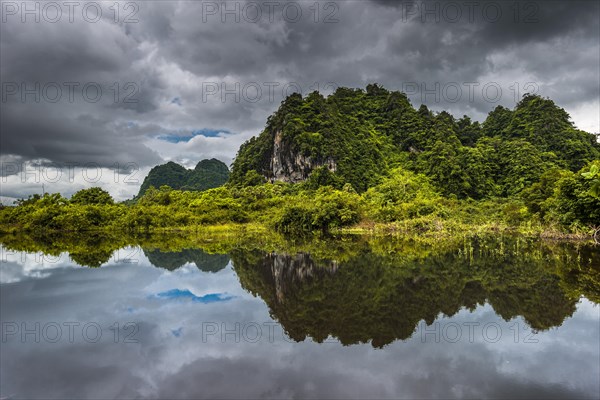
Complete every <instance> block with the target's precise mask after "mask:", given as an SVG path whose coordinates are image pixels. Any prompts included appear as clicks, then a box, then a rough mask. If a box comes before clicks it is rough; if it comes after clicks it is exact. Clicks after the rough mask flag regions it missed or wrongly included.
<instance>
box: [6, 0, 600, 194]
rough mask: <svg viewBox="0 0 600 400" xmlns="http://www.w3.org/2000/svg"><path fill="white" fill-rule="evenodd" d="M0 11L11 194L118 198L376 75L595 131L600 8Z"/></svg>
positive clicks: (345, 4) (393, 83) (197, 4)
mask: <svg viewBox="0 0 600 400" xmlns="http://www.w3.org/2000/svg"><path fill="white" fill-rule="evenodd" d="M1 14H2V20H1V28H0V33H1V34H0V37H1V38H0V53H1V54H0V67H1V68H0V71H1V72H0V74H1V75H0V78H1V81H2V103H1V107H2V110H1V155H0V157H1V161H2V176H3V177H2V192H1V193H0V195H1V196H2V199H3V201H5V202H6V201H9V200H10V199H13V198H18V197H26V196H27V195H28V194H31V193H36V192H38V193H39V192H41V190H42V183H43V184H44V190H46V191H61V192H62V193H64V194H65V195H70V194H72V193H73V192H75V191H77V190H79V189H81V188H84V187H90V186H95V185H100V186H104V187H105V188H106V189H108V190H109V191H110V192H111V194H112V195H113V196H115V197H116V198H118V199H119V200H122V199H125V198H128V197H131V196H132V195H133V194H135V193H136V192H137V190H138V188H139V184H141V181H142V180H143V177H144V176H145V174H147V172H148V170H149V169H150V168H151V167H152V166H154V165H157V164H160V163H164V162H166V161H169V160H173V161H176V162H179V163H182V164H184V165H185V166H187V167H192V166H193V165H195V164H196V163H197V162H198V161H199V160H201V159H204V158H210V157H216V158H218V159H220V160H222V161H224V162H226V163H227V164H229V163H230V162H231V161H232V159H233V157H234V156H235V153H236V151H237V149H238V147H239V145H240V144H241V143H242V142H243V141H245V140H247V139H248V138H249V137H251V136H252V135H256V134H258V133H259V132H260V131H261V130H262V129H263V127H264V125H265V121H266V118H267V117H268V116H269V115H270V114H271V113H272V112H273V111H274V110H276V109H277V107H278V105H279V103H280V102H281V100H282V99H283V98H284V97H285V95H286V94H289V93H292V92H293V91H300V92H302V93H303V94H307V93H309V92H310V91H312V90H314V89H317V88H318V89H320V90H321V91H322V92H324V93H330V92H331V91H332V90H334V89H335V87H338V86H349V87H363V88H364V87H365V86H366V84H368V83H371V82H378V83H380V84H382V85H384V86H385V87H387V88H388V89H393V90H403V91H405V92H407V93H408V94H409V97H410V99H411V101H412V103H413V105H414V106H416V107H418V106H419V105H420V104H421V103H425V104H427V105H428V106H429V107H431V108H432V109H434V110H438V111H439V110H442V109H446V110H449V111H450V112H452V113H453V114H454V115H455V116H456V117H460V116H462V115H464V114H467V115H469V116H471V117H472V118H474V119H477V120H483V119H484V118H485V115H486V114H487V113H488V112H489V111H491V110H492V109H493V108H494V107H496V106H497V105H499V104H501V105H504V106H508V107H511V108H512V107H514V105H515V101H516V100H518V98H519V97H520V96H522V95H523V94H524V93H525V92H536V93H539V94H541V95H543V96H547V97H550V98H552V99H553V100H555V101H556V102H557V103H558V104H559V105H560V106H562V107H564V108H565V109H566V110H567V111H568V112H569V113H570V115H571V116H572V119H573V121H574V123H575V124H576V126H577V127H579V128H581V129H584V130H586V131H589V132H599V131H600V126H599V125H600V122H599V121H600V115H599V111H598V110H599V108H600V100H599V98H600V93H599V91H600V43H599V41H600V39H599V38H600V28H599V25H600V24H599V21H600V9H599V6H598V2H597V1H538V2H535V1H534V2H520V3H518V6H516V5H515V2H512V1H496V2H490V1H471V2H469V1H457V2H416V3H415V4H410V3H409V2H407V1H386V0H378V1H330V2H327V1H323V2H317V3H315V1H314V0H311V1H307V2H285V1H279V2H277V1H272V2H268V1H267V2H262V1H249V2H246V1H229V2H227V3H224V2H221V1H218V2H211V1H208V2H206V1H187V2H184V1H148V2H126V1H124V2H120V3H118V5H117V6H115V5H114V2H113V1H110V2H78V1H75V2H73V3H71V4H70V3H68V2H67V3H64V2H61V1H58V2H56V3H46V2H29V3H27V4H24V3H22V2H20V1H18V2H16V1H2V2H1ZM99 90H101V93H100V92H99ZM48 165H53V166H54V168H53V169H52V168H50V169H49V168H46V167H45V166H48ZM38 166H39V167H38ZM57 166H60V168H57ZM117 166H118V168H119V172H121V173H115V168H116V167H117ZM82 167H83V168H82Z"/></svg>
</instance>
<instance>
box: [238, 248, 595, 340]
mask: <svg viewBox="0 0 600 400" xmlns="http://www.w3.org/2000/svg"><path fill="white" fill-rule="evenodd" d="M511 246H512V247H511ZM518 246H521V247H520V248H519V247H518ZM522 246H524V244H523V243H519V244H518V245H516V247H515V244H514V243H504V244H502V245H500V244H498V245H493V244H490V243H486V244H481V243H472V244H470V251H468V252H461V251H459V250H458V249H457V250H454V251H453V250H449V249H446V250H443V251H441V252H439V253H435V252H432V251H430V252H428V253H427V255H426V256H424V257H417V258H415V257H410V256H408V257H407V256H403V255H402V252H401V251H398V252H394V253H392V254H376V253H375V252H374V251H373V249H372V248H371V247H370V246H369V245H368V243H363V244H362V245H360V251H358V252H357V255H356V256H355V257H354V258H352V259H350V260H347V261H344V262H340V263H339V265H338V264H337V263H335V262H333V261H317V260H315V259H314V258H312V257H311V256H310V255H309V254H298V255H295V256H290V255H286V254H275V253H264V252H260V251H252V252H248V251H235V252H233V254H232V259H233V263H234V268H235V270H236V272H237V274H238V276H239V278H240V281H241V283H242V286H243V287H244V288H246V289H247V290H249V291H250V292H252V293H253V294H254V295H258V296H260V297H261V298H262V299H263V300H264V301H265V302H266V303H267V305H268V306H269V308H270V311H271V314H272V316H273V317H274V318H276V319H277V320H278V321H279V322H280V323H281V324H282V326H283V328H284V329H285V330H286V332H287V333H288V335H289V336H290V337H291V338H293V339H295V340H298V341H301V340H304V339H305V338H306V337H307V336H310V337H312V338H313V339H315V340H317V341H322V340H324V339H326V338H327V337H328V336H329V335H332V336H334V337H337V338H339V340H340V341H341V342H342V343H343V344H352V343H359V342H368V341H372V344H373V346H375V347H380V346H383V345H385V344H388V343H391V342H392V341H394V340H396V339H407V338H409V337H410V336H412V334H413V333H414V331H415V329H416V327H417V325H418V323H419V322H420V321H421V320H425V322H426V323H428V324H431V323H433V321H434V320H435V319H436V318H437V317H438V316H439V314H440V313H442V314H445V315H448V316H451V315H454V314H455V313H456V312H458V311H459V310H460V309H461V308H462V307H466V308H468V309H471V310H472V309H474V308H475V307H476V306H477V305H478V304H484V303H485V302H486V301H487V302H489V303H490V304H491V305H492V307H493V308H494V309H495V311H496V312H497V313H498V314H499V315H500V316H501V317H502V318H504V319H506V320H509V319H511V318H513V317H516V316H522V317H523V319H524V320H525V321H526V322H527V323H528V324H529V325H530V326H531V328H532V329H535V330H545V329H549V328H551V327H554V326H560V325H561V324H562V322H563V321H564V319H565V318H567V317H569V316H571V315H572V314H573V312H574V311H575V307H576V303H577V301H578V297H579V294H580V293H581V292H580V291H579V292H578V290H579V288H574V286H573V285H572V284H571V286H568V285H567V286H565V285H566V283H565V281H564V280H563V279H561V277H560V274H559V273H557V271H561V270H569V269H570V268H572V267H573V260H575V259H576V258H577V249H575V248H574V247H573V246H570V245H564V246H555V248H540V246H539V245H538V246H537V247H536V246H534V245H530V246H529V247H530V248H527V249H524V248H523V247H522ZM490 249H492V250H490ZM494 249H502V251H497V250H494ZM515 249H516V250H515ZM574 268H576V269H577V270H578V271H579V272H578V274H579V275H581V274H584V275H585V273H584V272H583V271H584V269H582V268H581V267H580V266H574ZM567 275H569V274H567ZM569 276H570V275H569ZM586 276H587V275H586ZM597 276H598V275H596V277H597ZM596 279H597V278H596ZM581 280H582V279H581V278H580V279H579V281H581ZM583 280H584V281H586V282H588V281H589V280H586V279H583ZM595 282H596V283H597V282H598V281H595ZM596 288H597V286H596ZM596 291H597V289H596ZM577 293H579V294H577Z"/></svg>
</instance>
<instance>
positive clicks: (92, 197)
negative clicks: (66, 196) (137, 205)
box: [70, 187, 114, 205]
mask: <svg viewBox="0 0 600 400" xmlns="http://www.w3.org/2000/svg"><path fill="white" fill-rule="evenodd" d="M70 202H71V204H80V205H91V204H96V205H102V204H114V200H113V198H112V197H111V196H110V194H109V193H108V192H107V191H106V190H103V189H101V188H99V187H92V188H89V189H82V190H80V191H78V192H77V193H75V194H74V195H73V196H72V197H71V200H70Z"/></svg>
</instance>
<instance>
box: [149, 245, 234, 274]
mask: <svg viewBox="0 0 600 400" xmlns="http://www.w3.org/2000/svg"><path fill="white" fill-rule="evenodd" d="M144 254H145V255H146V257H148V260H149V261H150V263H152V265H154V266H156V267H159V268H164V269H168V270H169V271H173V270H175V269H177V268H179V267H181V266H183V265H185V264H187V263H194V264H196V266H197V267H198V269H199V270H201V271H204V272H218V271H220V270H222V269H223V268H225V267H226V266H227V263H229V256H228V255H227V254H208V253H206V252H204V251H202V250H200V249H185V250H182V251H176V252H162V251H160V250H148V249H144Z"/></svg>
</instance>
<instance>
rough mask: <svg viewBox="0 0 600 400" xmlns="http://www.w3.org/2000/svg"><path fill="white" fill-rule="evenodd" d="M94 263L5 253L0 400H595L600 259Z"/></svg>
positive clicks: (382, 251) (447, 248)
mask: <svg viewBox="0 0 600 400" xmlns="http://www.w3.org/2000/svg"><path fill="white" fill-rule="evenodd" d="M165 241H168V239H165ZM36 246H37V247H39V249H36ZM102 246H103V245H100V244H98V245H96V246H95V247H94V246H90V247H89V248H83V250H82V249H81V248H78V249H75V248H71V251H70V252H67V251H61V250H60V248H59V250H57V249H56V248H55V249H53V250H52V251H49V250H47V248H48V245H47V244H39V243H38V245H34V246H29V247H28V248H27V249H25V250H23V249H21V250H15V249H14V248H15V246H14V245H12V246H11V245H10V244H9V245H5V244H3V245H2V247H1V251H2V264H1V269H0V281H1V287H0V295H1V301H0V307H1V309H0V319H1V322H2V343H1V360H0V363H1V365H0V367H1V368H0V391H1V392H0V397H1V398H3V399H4V398H10V399H35V398H44V399H48V398H57V399H58V398H60V399H66V398H78V399H87V398H90V399H111V398H288V397H294V398H411V399H412V398H465V397H467V398H507V397H510V398H546V399H550V398H571V399H572V398H596V399H597V398H600V308H599V306H598V302H599V301H600V248H598V247H594V246H591V245H584V244H573V243H556V242H551V243H544V242H539V241H532V240H521V239H516V240H515V239H512V238H511V239H506V238H503V239H500V240H497V241H489V240H487V241H481V240H469V241H468V243H467V242H465V241H463V242H461V243H453V244H451V245H446V244H441V243H440V244H439V245H435V244H433V245H431V244H430V245H427V246H425V245H416V244H414V243H413V244H406V243H403V244H399V243H394V242H388V241H386V240H383V239H382V240H377V241H373V240H370V239H364V240H363V239H351V240H344V241H339V240H338V241H333V242H331V243H323V242H321V243H320V244H319V245H307V246H304V247H303V246H298V245H290V247H289V249H286V248H284V249H279V250H277V251H274V250H273V249H265V246H260V245H257V246H251V245H244V246H236V245H228V246H222V247H223V248H225V249H226V251H224V252H223V253H222V254H220V253H219V251H215V249H219V248H220V247H219V245H218V243H216V244H215V243H213V244H212V245H211V248H210V250H206V248H194V247H190V248H184V249H179V250H177V251H171V250H165V249H160V246H158V247H157V246H156V245H154V246H151V247H148V246H144V245H143V244H142V245H140V246H137V245H136V246H126V247H122V248H120V249H118V250H109V251H99V250H98V249H100V248H101V247H102ZM17 247H18V246H17ZM50 254H52V255H50Z"/></svg>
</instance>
